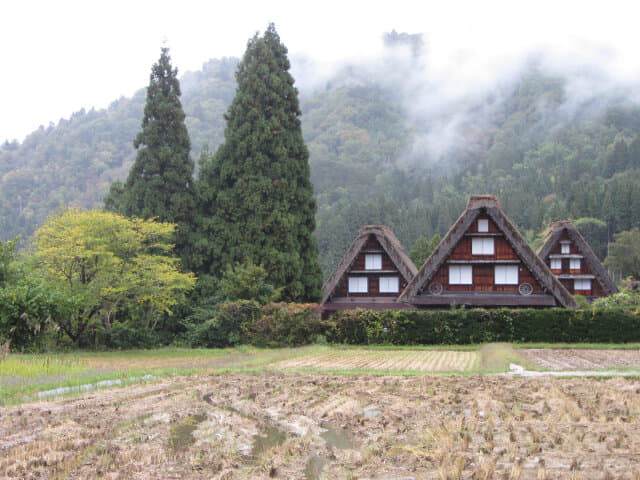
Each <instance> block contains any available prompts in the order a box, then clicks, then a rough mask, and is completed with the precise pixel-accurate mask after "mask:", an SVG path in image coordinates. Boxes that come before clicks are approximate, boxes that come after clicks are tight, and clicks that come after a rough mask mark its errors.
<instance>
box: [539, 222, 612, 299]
mask: <svg viewBox="0 0 640 480" xmlns="http://www.w3.org/2000/svg"><path fill="white" fill-rule="evenodd" d="M563 232H566V233H567V234H568V235H569V237H570V238H571V239H572V240H573V242H574V243H575V244H576V246H577V247H578V249H579V250H580V252H581V253H582V255H584V259H585V260H586V261H587V263H588V264H589V266H590V267H591V271H592V272H593V274H594V275H595V276H596V279H597V280H598V281H599V282H600V285H602V288H603V289H604V290H605V291H606V292H607V294H608V295H613V294H614V293H618V287H616V284H615V283H613V280H611V277H610V276H609V274H607V271H606V270H605V269H604V267H603V266H602V263H601V262H600V259H599V258H598V256H597V255H596V254H595V253H594V251H593V249H592V248H591V246H590V245H589V243H588V242H587V241H586V240H585V239H584V237H583V236H582V234H581V233H580V231H579V230H578V229H577V228H576V226H575V225H574V224H573V223H571V222H570V221H569V220H561V221H559V222H554V223H552V224H551V226H550V227H549V228H547V230H546V231H545V233H544V240H545V242H544V245H542V248H541V249H540V252H539V255H540V258H541V259H542V260H543V261H545V262H546V260H547V258H548V257H549V254H550V253H551V250H552V249H553V246H554V245H555V244H556V243H557V242H558V241H559V239H560V237H561V236H562V234H563Z"/></svg>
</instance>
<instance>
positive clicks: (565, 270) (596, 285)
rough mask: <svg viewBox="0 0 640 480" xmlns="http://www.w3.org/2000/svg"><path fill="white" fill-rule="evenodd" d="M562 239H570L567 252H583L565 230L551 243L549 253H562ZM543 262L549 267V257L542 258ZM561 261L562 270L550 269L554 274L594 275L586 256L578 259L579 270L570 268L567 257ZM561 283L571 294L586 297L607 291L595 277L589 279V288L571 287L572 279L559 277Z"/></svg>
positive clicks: (602, 295)
mask: <svg viewBox="0 0 640 480" xmlns="http://www.w3.org/2000/svg"><path fill="white" fill-rule="evenodd" d="M562 241H570V242H571V243H570V245H569V253H570V254H578V255H583V256H584V253H583V252H582V251H580V250H579V249H578V245H576V243H575V242H574V241H573V240H572V238H571V237H570V236H569V234H568V233H567V231H566V230H564V231H563V232H562V234H561V235H560V236H559V237H558V239H557V240H556V242H555V243H554V244H553V245H552V247H551V250H550V251H549V255H560V254H561V253H562V250H561V249H562V244H561V243H560V242H562ZM544 261H545V263H546V264H547V265H548V266H549V268H551V258H549V257H547V258H545V259H544ZM561 261H562V270H551V271H552V272H553V273H554V274H556V275H558V274H565V275H566V274H579V275H594V272H593V270H592V269H591V265H589V263H588V262H587V259H586V258H582V259H580V270H571V269H570V260H569V259H568V258H563V259H561ZM560 281H561V282H562V284H563V285H564V286H565V288H566V289H567V290H568V291H569V293H571V294H580V295H585V296H587V297H606V296H607V293H606V291H605V289H604V288H603V286H602V284H601V283H600V281H599V280H598V279H597V277H596V278H594V279H592V280H591V290H590V291H584V290H575V289H574V288H573V280H572V279H565V278H562V279H560Z"/></svg>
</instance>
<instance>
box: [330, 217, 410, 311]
mask: <svg viewBox="0 0 640 480" xmlns="http://www.w3.org/2000/svg"><path fill="white" fill-rule="evenodd" d="M416 272H417V268H416V267H415V265H413V262H412V261H411V259H410V258H409V256H408V255H407V254H406V252H405V251H404V250H403V248H402V246H401V244H400V241H399V240H398V238H397V237H396V236H395V235H394V234H393V232H392V231H391V230H390V229H389V228H387V227H385V226H384V225H367V226H365V227H362V228H361V229H360V232H359V234H358V237H356V239H355V240H354V242H353V243H352V245H351V247H350V248H349V249H348V251H347V253H346V254H345V256H344V258H343V259H342V261H341V262H340V264H339V265H338V267H337V268H336V270H335V271H334V272H333V273H332V275H331V276H330V277H329V279H328V280H327V282H326V283H325V285H324V286H323V292H324V297H323V299H322V305H323V308H324V310H325V312H331V311H336V310H345V309H352V308H366V309H376V310H380V309H409V308H412V307H411V306H410V305H407V304H406V303H398V302H397V299H398V297H399V295H400V294H401V293H402V291H403V290H404V289H405V288H406V286H407V284H408V283H409V281H410V280H411V279H412V278H413V276H414V275H415V274H416Z"/></svg>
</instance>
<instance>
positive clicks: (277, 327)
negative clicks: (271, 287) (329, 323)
mask: <svg viewBox="0 0 640 480" xmlns="http://www.w3.org/2000/svg"><path fill="white" fill-rule="evenodd" d="M320 316H321V308H320V306H319V305H317V304H304V303H269V304H267V305H265V306H264V307H263V308H262V315H261V316H260V317H258V318H256V320H255V321H254V322H252V323H250V324H248V335H249V341H250V342H251V344H253V345H256V346H260V347H285V346H289V347H295V346H299V345H306V344H309V343H313V342H314V341H315V340H316V338H318V337H319V336H321V335H324V333H325V331H326V328H325V322H323V320H322V319H321V318H320Z"/></svg>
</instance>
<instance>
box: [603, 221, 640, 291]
mask: <svg viewBox="0 0 640 480" xmlns="http://www.w3.org/2000/svg"><path fill="white" fill-rule="evenodd" d="M614 239H615V240H614V241H613V242H612V243H611V244H610V245H609V256H608V257H607V260H606V262H605V265H606V266H607V267H609V268H612V269H613V270H615V271H617V272H620V273H621V274H622V275H623V276H625V277H631V278H633V279H635V280H640V229H638V228H637V227H636V228H634V229H633V230H629V231H625V232H620V233H617V234H616V235H615V236H614Z"/></svg>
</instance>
